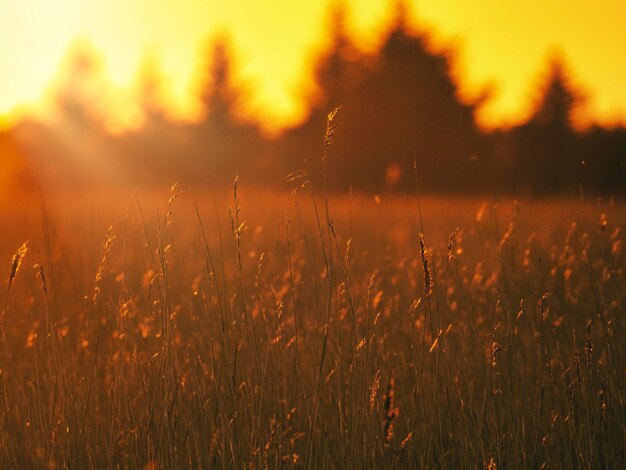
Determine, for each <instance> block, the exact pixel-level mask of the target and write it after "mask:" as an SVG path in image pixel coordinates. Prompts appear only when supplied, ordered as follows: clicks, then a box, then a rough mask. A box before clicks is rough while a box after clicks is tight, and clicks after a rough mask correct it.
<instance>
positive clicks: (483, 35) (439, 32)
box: [0, 0, 626, 129]
mask: <svg viewBox="0 0 626 470" xmlns="http://www.w3.org/2000/svg"><path fill="white" fill-rule="evenodd" d="M347 4H348V10H349V21H350V28H351V32H352V33H353V34H354V36H355V40H356V42H357V44H358V45H359V46H361V47H362V48H364V49H365V50H373V48H375V47H376V44H377V42H376V41H377V40H379V39H380V37H381V33H383V32H384V31H385V28H386V27H387V26H388V24H389V21H390V18H392V16H393V7H394V5H395V1H394V0H361V1H359V0H351V1H348V2H347ZM407 4H408V5H409V6H410V15H411V18H410V21H409V22H410V24H412V25H413V26H415V27H418V28H421V29H426V30H429V31H432V32H433V33H434V38H435V44H436V46H437V47H450V46H453V47H455V48H456V50H457V63H456V67H457V70H458V72H459V81H460V85H461V87H462V91H463V93H464V94H466V95H467V96H472V95H476V94H478V93H479V92H480V91H481V90H483V89H484V88H485V87H486V86H489V87H492V88H493V90H494V94H493V97H492V99H491V101H490V102H489V103H488V104H487V106H486V107H485V108H484V109H483V111H482V113H481V115H480V120H481V122H482V123H483V124H485V125H487V126H494V125H500V124H507V123H513V122H515V121H516V120H520V119H523V117H524V114H525V113H527V112H528V103H529V100H530V98H532V96H533V92H534V90H535V89H536V86H537V81H538V77H539V76H540V74H541V72H542V71H543V70H544V69H545V64H546V61H547V58H548V57H549V55H550V54H551V53H552V52H555V51H556V52H559V53H561V54H562V55H563V56H564V58H565V59H566V61H567V63H568V64H569V65H570V69H571V71H572V72H573V75H574V77H575V79H576V84H577V85H578V86H580V88H582V89H583V90H584V91H586V92H587V93H588V94H589V95H590V97H591V98H590V100H589V102H588V104H587V106H588V109H589V118H590V119H593V120H595V121H599V122H602V123H606V124H610V123H615V122H617V121H619V122H622V123H626V87H625V86H624V82H623V80H624V78H625V77H626V54H624V53H623V48H624V45H626V2H624V1H623V0H598V1H595V2H591V1H588V0H568V1H565V0H550V1H548V2H545V1H541V0H525V1H518V2H502V1H499V0H474V1H471V0H420V1H408V2H407ZM327 17H328V2H323V1H319V0H299V1H293V0H268V1H265V2H261V1H257V0H231V1H228V2H227V1H224V0H210V1H200V0H177V1H172V0H131V1H127V0H55V1H50V0H0V44H2V46H1V47H0V64H2V65H1V66H2V73H1V74H0V127H1V126H5V127H6V126H7V125H10V124H11V122H13V121H14V120H15V119H17V118H19V117H20V116H22V115H24V113H26V112H42V110H45V109H46V106H45V103H46V102H47V101H49V99H50V94H51V89H52V88H53V83H54V80H55V77H58V75H59V70H60V67H61V64H62V61H63V59H64V57H66V55H67V50H68V46H69V45H70V44H72V43H73V42H75V41H76V39H77V38H82V39H83V40H85V39H86V40H88V41H89V42H90V43H91V45H92V46H93V48H94V49H95V50H96V51H98V52H99V54H100V55H101V58H102V62H103V68H104V70H105V72H106V74H107V78H108V80H109V81H110V83H111V85H112V87H113V88H114V89H115V90H116V91H117V96H118V97H122V98H120V99H119V100H120V102H121V103H128V102H131V101H132V99H130V100H129V99H126V97H129V96H131V97H132V93H133V91H134V90H136V88H137V76H138V70H139V67H140V64H141V63H142V62H145V61H146V58H147V57H158V59H159V61H160V68H161V70H162V72H163V75H164V77H165V83H166V85H167V91H168V95H169V96H168V102H169V104H170V107H171V108H172V110H173V113H174V114H176V115H179V116H183V117H185V116H192V115H193V113H194V106H193V103H194V93H195V91H196V90H197V88H196V87H197V83H198V80H197V71H198V70H199V68H200V67H201V66H202V65H203V64H205V63H206V61H205V55H206V51H207V48H208V43H209V39H210V38H211V37H212V36H214V35H215V34H218V33H220V32H222V33H223V32H228V33H230V35H231V36H232V38H233V43H234V47H235V52H236V53H237V57H236V60H237V64H238V66H239V67H240V68H239V73H238V75H239V76H240V78H242V79H245V80H247V81H248V82H249V83H250V84H251V85H253V86H254V90H253V93H252V97H251V106H250V109H258V110H260V112H259V113H258V114H259V115H260V116H263V118H264V121H265V122H266V123H267V127H268V128H270V129H272V128H277V127H279V126H281V125H284V124H285V123H288V122H292V121H293V120H295V119H298V118H299V117H301V116H302V113H303V109H302V102H301V100H299V97H300V96H301V95H302V87H303V86H305V85H306V84H310V77H308V76H307V74H309V75H310V68H309V64H310V60H311V58H312V57H314V53H315V51H316V50H319V48H320V47H322V46H323V44H324V38H325V31H326V29H325V28H326V19H327ZM112 102H114V101H112ZM123 108H124V105H121V108H120V107H118V110H119V114H120V115H124V114H128V115H131V114H132V112H131V110H130V108H128V106H127V108H128V109H123Z"/></svg>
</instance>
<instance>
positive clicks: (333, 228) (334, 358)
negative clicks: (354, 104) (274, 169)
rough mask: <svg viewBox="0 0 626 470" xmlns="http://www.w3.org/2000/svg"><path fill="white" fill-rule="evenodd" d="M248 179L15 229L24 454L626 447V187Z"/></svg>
mask: <svg viewBox="0 0 626 470" xmlns="http://www.w3.org/2000/svg"><path fill="white" fill-rule="evenodd" d="M327 135H328V133H327ZM331 137H332V136H331ZM327 164H328V167H327V169H326V170H325V171H332V161H330V162H327ZM325 165H326V163H325ZM240 191H241V188H239V187H238V186H237V185H236V186H235V188H234V192H233V193H232V194H231V195H230V196H229V202H228V203H227V204H224V205H221V204H222V203H220V202H217V200H218V198H217V197H215V196H213V197H210V196H209V197H207V195H206V194H205V193H202V192H198V193H197V194H193V195H192V194H191V192H190V191H183V192H182V193H180V192H179V191H178V189H173V191H172V193H171V194H170V196H169V199H168V197H166V196H164V197H163V198H162V200H163V201H167V202H166V203H165V204H164V205H163V209H162V210H161V209H159V205H158V204H155V203H154V201H153V200H152V199H151V198H147V202H146V200H142V198H137V200H136V201H134V203H133V204H129V206H128V207H129V208H130V209H129V210H128V212H127V213H124V214H119V213H116V212H115V210H113V211H111V212H109V213H108V214H107V212H106V211H105V210H103V211H100V210H93V211H91V212H90V215H89V217H88V218H86V219H85V218H82V216H80V215H77V214H74V215H73V216H72V217H73V219H74V220H73V221H70V225H69V227H71V229H68V230H67V231H66V232H65V233H64V232H63V230H62V228H60V225H59V226H55V225H54V223H53V222H52V221H51V218H50V217H49V214H50V213H51V212H50V210H49V207H48V210H47V211H45V210H44V208H43V207H42V213H43V214H45V217H43V218H42V222H41V223H30V224H27V223H25V224H24V226H23V228H24V230H20V231H16V232H15V233H16V234H18V232H19V234H18V235H16V237H17V238H19V237H20V236H21V237H22V238H23V239H20V240H19V242H17V243H16V244H15V245H13V246H11V247H9V248H7V249H6V250H5V251H6V252H5V251H3V256H4V257H3V259H5V263H4V267H3V268H2V269H3V271H2V273H1V274H2V275H4V273H5V272H6V279H7V280H8V282H7V286H8V287H7V289H5V290H4V291H3V294H2V295H3V296H4V298H1V299H0V301H1V304H2V305H3V306H4V308H3V312H2V320H3V325H4V326H3V336H2V347H1V348H0V351H1V356H0V372H1V374H0V382H1V383H2V387H1V393H2V395H1V396H0V425H1V426H2V430H3V432H2V433H1V434H0V462H2V466H3V467H7V468H8V467H18V466H20V467H24V468H44V467H48V468H65V467H68V468H85V467H97V468H119V467H128V468H161V467H165V468H169V467H171V468H180V467H189V466H192V467H202V468H231V467H272V468H276V467H281V468H282V467H285V468H290V467H294V468H295V467H307V468H326V467H335V468H364V467H373V468H379V467H409V468H410V467H413V468H430V467H445V468H542V467H543V468H589V469H591V468H623V467H624V466H625V465H626V457H625V455H624V438H625V436H624V429H625V425H626V419H625V415H624V394H625V381H624V365H625V364H626V357H625V353H626V348H625V347H624V314H625V311H624V294H623V293H624V292H625V291H626V289H625V287H626V286H625V283H624V268H625V265H626V262H625V261H626V259H625V253H624V248H623V243H622V238H621V233H620V228H619V227H618V225H617V224H616V223H615V222H614V221H615V220H619V216H620V214H621V215H623V213H624V209H623V208H621V207H619V206H611V205H605V206H602V209H599V208H600V206H593V205H587V206H585V207H586V211H580V212H579V213H578V216H579V217H580V218H581V219H583V220H579V221H578V223H577V224H572V225H571V226H570V227H569V228H568V229H566V230H563V229H562V228H561V226H562V225H563V223H566V222H567V219H566V216H561V219H558V220H557V219H552V218H551V217H550V216H539V213H540V212H541V211H542V210H547V208H549V207H551V204H553V203H550V202H545V203H536V202H528V205H529V206H528V207H529V210H528V211H526V210H525V207H526V206H525V204H526V203H525V202H522V203H521V204H520V205H519V206H516V205H512V206H509V207H503V206H499V207H498V206H496V205H494V204H486V205H484V206H483V208H482V209H481V210H479V211H478V214H477V215H476V216H475V213H476V211H475V210H472V211H471V213H470V214H469V215H468V210H467V209H463V208H461V209H459V208H458V207H454V206H455V205H456V206H459V205H462V204H468V205H469V206H472V207H474V209H476V208H477V207H476V204H475V203H474V202H472V201H460V202H459V201H457V202H456V203H442V204H439V205H437V204H438V203H434V202H433V201H432V200H429V199H424V200H422V201H420V204H421V205H422V206H423V222H422V223H420V222H419V217H420V216H419V215H418V214H417V213H416V211H415V209H414V207H415V205H414V201H410V200H408V201H407V200H402V199H400V200H397V201H392V200H387V199H386V198H383V199H382V200H381V199H380V198H378V199H377V200H376V201H371V200H370V199H368V198H365V197H359V196H358V195H357V196H355V197H353V198H350V199H346V198H334V197H332V196H329V195H328V194H327V192H326V190H325V187H324V186H323V183H322V186H321V190H320V191H318V189H317V188H316V187H314V186H313V185H312V184H311V182H310V181H309V180H307V184H305V185H304V187H303V188H301V189H300V190H299V191H298V192H296V193H294V194H291V195H282V196H278V195H274V196H271V197H268V196H267V195H264V194H244V195H243V196H242V194H241V193H240ZM192 196H193V197H192ZM320 204H322V210H318V209H319V206H320ZM155 205H156V210H155V209H154V207H155ZM226 205H227V206H228V207H229V209H228V210H226ZM478 206H480V204H478ZM566 206H567V205H566V204H563V206H555V207H561V208H562V207H566ZM429 207H432V208H434V209H429ZM577 207H578V206H577ZM444 210H450V211H451V213H452V214H454V215H455V217H456V216H457V215H458V217H456V218H457V220H452V219H453V217H451V216H450V215H446V214H443V211H444ZM600 210H601V211H602V213H601V215H600V214H599V213H598V212H599V211H600ZM122 212H123V211H122ZM420 212H422V208H420ZM109 214H112V215H109ZM587 214H592V215H593V216H594V217H596V219H595V220H594V219H589V218H588V217H587ZM443 219H445V220H446V224H449V225H448V226H445V227H442V226H441V221H442V220H443ZM85 220H91V222H90V223H88V224H83V222H84V221H85ZM598 220H599V222H598ZM622 220H624V219H622ZM225 221H226V222H228V223H225ZM110 223H113V225H112V228H110V229H106V227H107V226H108V225H109V224H110ZM457 225H458V227H459V228H455V227H456V226H457ZM81 226H82V228H80V227H81ZM225 227H229V228H230V230H229V231H228V233H226V232H225V231H224V228H225ZM448 229H449V230H448ZM16 237H14V238H16ZM26 238H28V239H29V244H28V250H26V245H21V243H22V242H24V241H25V239H26ZM95 240H100V241H95ZM19 246H22V248H18V249H17V253H16V254H15V255H13V253H14V252H15V251H16V248H17V247H19Z"/></svg>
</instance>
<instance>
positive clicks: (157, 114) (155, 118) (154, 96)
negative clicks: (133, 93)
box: [138, 54, 171, 129]
mask: <svg viewBox="0 0 626 470" xmlns="http://www.w3.org/2000/svg"><path fill="white" fill-rule="evenodd" d="M138 88H139V105H140V107H141V114H142V117H143V127H144V129H150V128H157V129H161V128H163V127H164V126H169V125H170V124H171V123H170V122H169V119H168V113H167V111H166V105H165V103H164V94H165V89H164V88H165V87H164V83H163V76H162V72H161V63H160V58H159V56H158V55H155V54H149V55H146V56H144V58H143V61H142V63H141V66H140V68H139V73H138Z"/></svg>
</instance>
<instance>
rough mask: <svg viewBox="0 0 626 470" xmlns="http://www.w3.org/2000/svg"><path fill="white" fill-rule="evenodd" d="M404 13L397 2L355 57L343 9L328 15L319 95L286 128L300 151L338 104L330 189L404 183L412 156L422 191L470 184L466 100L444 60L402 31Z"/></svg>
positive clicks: (410, 179)
mask: <svg viewBox="0 0 626 470" xmlns="http://www.w3.org/2000/svg"><path fill="white" fill-rule="evenodd" d="M405 15H406V11H405V8H404V4H403V3H402V2H400V3H399V4H398V8H397V14H396V20H395V22H394V24H393V26H392V28H391V30H390V32H389V33H388V35H387V37H386V38H385V40H384V42H383V45H382V48H381V49H380V51H379V52H378V55H377V56H374V57H365V56H363V55H359V54H357V53H356V52H355V50H354V48H353V46H352V45H351V43H350V42H349V41H348V40H347V36H346V33H345V10H344V9H343V6H342V7H341V9H337V10H334V12H333V14H332V15H331V19H332V21H333V22H332V24H331V28H330V29H331V31H332V32H333V41H332V43H331V48H330V50H329V51H327V52H326V54H324V55H323V56H322V59H321V60H320V61H319V62H318V64H317V67H316V78H317V80H316V81H317V83H318V85H319V87H320V88H321V93H320V95H321V97H322V98H321V99H319V101H317V102H316V106H314V107H313V111H312V113H311V116H310V118H309V120H308V121H307V122H305V123H304V125H303V126H302V127H301V128H300V129H298V130H297V131H296V132H294V133H292V136H291V137H292V138H294V140H296V142H297V143H295V144H294V143H292V145H291V147H292V148H296V149H297V148H306V147H305V142H311V141H312V137H313V136H317V140H316V142H320V141H321V140H320V136H321V135H323V128H324V127H323V126H324V120H325V115H326V113H327V112H328V111H330V110H331V109H332V108H333V107H335V106H338V105H341V106H342V110H341V113H340V122H341V126H340V129H339V130H338V132H337V136H336V142H335V145H334V146H333V148H332V149H331V154H332V155H333V156H334V157H333V162H332V164H331V166H332V168H333V169H334V171H331V174H330V182H331V184H333V185H335V186H336V187H344V188H345V187H347V185H352V186H354V187H355V188H356V189H364V190H376V191H379V190H381V189H384V188H392V187H393V188H396V189H408V188H412V187H414V185H415V178H414V174H413V160H414V159H417V160H418V166H419V169H420V173H421V180H422V181H421V184H422V185H423V186H424V187H426V188H427V189H450V190H458V189H462V188H465V187H467V186H468V185H469V183H470V182H472V181H475V179H473V178H468V171H471V170H472V166H471V165H470V164H469V163H468V159H469V157H471V156H472V155H475V154H476V152H477V151H478V143H479V135H478V132H477V130H476V127H475V125H474V118H473V111H474V105H473V104H463V103H461V102H460V101H459V99H458V97H457V87H456V84H455V83H454V81H453V80H452V77H451V70H450V58H449V57H448V56H447V55H444V54H437V53H433V52H431V51H429V50H428V47H427V43H428V41H427V37H426V36H425V35H418V34H413V33H412V32H410V31H409V29H408V26H407V24H406V22H405ZM297 137H300V140H299V141H298V139H297ZM314 148H319V145H318V146H317V147H314Z"/></svg>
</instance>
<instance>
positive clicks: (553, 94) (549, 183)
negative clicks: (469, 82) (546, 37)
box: [510, 55, 585, 193]
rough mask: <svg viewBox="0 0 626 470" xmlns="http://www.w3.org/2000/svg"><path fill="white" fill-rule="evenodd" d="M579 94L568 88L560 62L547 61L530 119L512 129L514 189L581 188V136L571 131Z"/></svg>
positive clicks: (557, 59) (569, 83) (567, 77)
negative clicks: (514, 161)
mask: <svg viewBox="0 0 626 470" xmlns="http://www.w3.org/2000/svg"><path fill="white" fill-rule="evenodd" d="M583 102H584V97H583V94H582V93H581V92H580V91H578V90H577V89H576V88H575V87H574V85H573V84H572V81H571V78H570V74H569V72H568V69H567V66H566V64H565V61H564V59H562V58H561V57H560V56H558V55H554V56H552V57H551V58H550V59H549V60H548V66H547V72H546V74H545V75H544V77H543V79H542V83H541V84H540V88H539V93H538V98H537V101H536V105H535V110H534V111H533V113H532V114H531V116H530V119H529V120H528V121H527V122H526V123H525V124H523V125H521V126H519V127H517V128H516V129H513V130H512V132H511V134H512V138H513V140H514V143H513V145H514V147H515V149H516V153H517V155H516V158H515V160H516V162H517V164H516V165H515V166H514V167H513V170H514V173H513V174H512V175H510V178H511V180H512V183H513V184H515V183H516V184H517V186H518V189H522V190H524V191H530V192H532V193H543V192H547V193H550V192H560V191H564V190H570V191H571V190H577V189H579V187H580V185H581V184H583V177H584V170H585V168H583V162H584V160H585V159H584V156H583V155H582V153H581V146H580V138H581V136H580V135H579V134H578V133H577V132H576V130H575V129H574V126H573V124H574V122H575V118H576V113H577V112H578V111H579V108H580V106H581V105H582V103H583Z"/></svg>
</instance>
